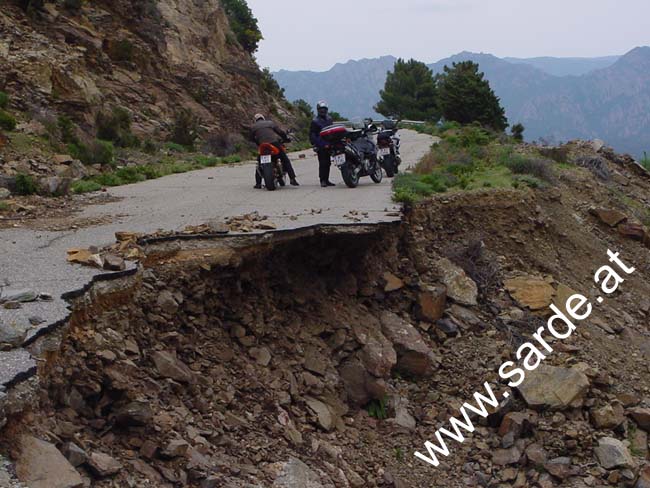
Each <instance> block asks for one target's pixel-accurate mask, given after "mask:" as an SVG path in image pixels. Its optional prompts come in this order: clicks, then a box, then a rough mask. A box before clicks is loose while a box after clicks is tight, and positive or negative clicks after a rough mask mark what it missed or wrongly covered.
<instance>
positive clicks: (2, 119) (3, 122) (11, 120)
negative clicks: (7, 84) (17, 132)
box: [0, 110, 17, 131]
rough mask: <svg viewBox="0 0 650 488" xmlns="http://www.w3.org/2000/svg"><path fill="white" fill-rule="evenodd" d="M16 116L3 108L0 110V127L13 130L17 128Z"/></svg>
mask: <svg viewBox="0 0 650 488" xmlns="http://www.w3.org/2000/svg"><path fill="white" fill-rule="evenodd" d="M16 125H17V122H16V118H15V117H14V116H13V115H11V114H10V113H7V112H5V111H3V110H0V129H4V130H6V131H12V130H14V129H15V128H16Z"/></svg>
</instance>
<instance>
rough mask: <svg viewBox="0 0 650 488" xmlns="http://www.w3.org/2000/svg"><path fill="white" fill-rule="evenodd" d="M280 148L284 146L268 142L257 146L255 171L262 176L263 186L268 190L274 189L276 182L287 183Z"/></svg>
mask: <svg viewBox="0 0 650 488" xmlns="http://www.w3.org/2000/svg"><path fill="white" fill-rule="evenodd" d="M280 150H283V151H284V146H281V149H280V148H278V147H276V146H275V145H273V144H269V143H264V144H260V146H259V148H258V152H259V157H258V158H257V173H258V174H259V175H260V176H261V177H262V180H264V186H265V187H266V189H267V190H269V191H274V190H275V189H276V188H277V187H276V184H277V185H280V186H285V185H286V184H287V182H286V173H285V172H284V168H283V167H282V159H281V158H280Z"/></svg>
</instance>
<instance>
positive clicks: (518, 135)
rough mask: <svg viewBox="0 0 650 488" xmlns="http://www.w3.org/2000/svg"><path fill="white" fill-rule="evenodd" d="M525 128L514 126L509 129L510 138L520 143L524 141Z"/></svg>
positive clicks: (519, 125) (520, 125)
mask: <svg viewBox="0 0 650 488" xmlns="http://www.w3.org/2000/svg"><path fill="white" fill-rule="evenodd" d="M525 130H526V128H525V127H524V126H523V124H515V125H513V126H512V127H511V128H510V131H511V132H512V137H513V139H514V140H515V141H518V142H521V141H523V140H524V131H525Z"/></svg>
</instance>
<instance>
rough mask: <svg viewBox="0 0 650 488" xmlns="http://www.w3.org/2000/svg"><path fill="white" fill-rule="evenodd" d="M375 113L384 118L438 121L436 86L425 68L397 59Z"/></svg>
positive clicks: (412, 60) (424, 66)
mask: <svg viewBox="0 0 650 488" xmlns="http://www.w3.org/2000/svg"><path fill="white" fill-rule="evenodd" d="M380 96H381V101H380V102H379V103H378V104H377V105H376V106H375V110H376V111H377V112H379V113H380V114H382V115H384V116H386V117H397V118H399V119H412V120H426V121H437V120H438V119H439V118H440V115H439V111H438V106H437V104H436V83H435V80H434V78H433V73H432V72H431V70H430V69H429V68H428V67H427V65H426V64H424V63H421V62H419V61H415V60H414V59H411V60H410V61H404V60H403V59H398V60H397V62H396V63H395V68H394V70H393V71H392V72H389V73H388V76H387V78H386V85H385V86H384V89H383V90H382V91H381V92H380Z"/></svg>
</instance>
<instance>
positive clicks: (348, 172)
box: [341, 163, 359, 188]
mask: <svg viewBox="0 0 650 488" xmlns="http://www.w3.org/2000/svg"><path fill="white" fill-rule="evenodd" d="M341 176H342V177H343V181H344V182H345V184H346V185H347V186H348V188H356V187H357V186H358V185H359V173H356V172H355V171H354V168H353V167H352V166H350V165H349V164H347V163H346V164H344V165H343V166H341Z"/></svg>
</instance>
